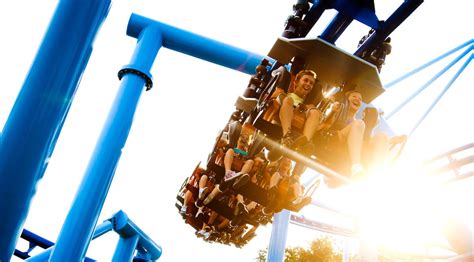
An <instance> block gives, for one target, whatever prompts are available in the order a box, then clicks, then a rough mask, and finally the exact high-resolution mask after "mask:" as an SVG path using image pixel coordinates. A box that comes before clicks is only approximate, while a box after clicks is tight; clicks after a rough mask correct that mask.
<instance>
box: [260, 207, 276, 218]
mask: <svg viewBox="0 0 474 262" xmlns="http://www.w3.org/2000/svg"><path fill="white" fill-rule="evenodd" d="M262 213H263V214H264V215H266V216H271V215H273V213H274V210H273V208H271V207H264V208H263V209H262Z"/></svg>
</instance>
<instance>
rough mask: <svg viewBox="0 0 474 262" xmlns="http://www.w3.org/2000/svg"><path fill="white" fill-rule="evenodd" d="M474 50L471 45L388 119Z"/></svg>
mask: <svg viewBox="0 0 474 262" xmlns="http://www.w3.org/2000/svg"><path fill="white" fill-rule="evenodd" d="M472 50H474V45H471V46H470V47H469V48H467V49H466V50H464V52H463V53H462V54H460V55H459V56H458V57H456V58H455V59H454V60H453V61H452V62H451V63H449V65H447V66H445V67H444V68H443V69H441V71H439V72H438V73H437V74H436V75H435V76H433V77H432V78H431V79H430V80H428V82H426V83H425V84H424V85H423V86H422V87H420V88H419V89H418V90H417V91H416V92H415V93H414V94H412V95H411V96H410V97H409V98H407V99H406V100H405V101H403V102H402V103H401V104H400V105H398V106H397V107H396V108H395V109H394V110H393V111H392V112H390V114H388V115H387V117H386V119H390V118H391V117H392V116H393V115H394V114H396V113H397V112H398V111H400V109H402V108H403V107H404V106H405V105H406V104H408V103H409V102H410V101H411V100H413V98H415V97H416V96H417V95H418V94H420V93H421V92H422V91H423V90H425V89H426V88H427V87H428V86H429V85H431V84H432V83H433V82H434V81H435V80H436V79H438V78H439V77H440V76H442V75H443V74H444V73H445V72H446V71H448V70H449V69H450V68H451V67H452V66H453V65H455V64H456V63H457V62H459V60H461V59H462V58H463V57H464V56H466V55H467V54H468V53H469V52H471V51H472Z"/></svg>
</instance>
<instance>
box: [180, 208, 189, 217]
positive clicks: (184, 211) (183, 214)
mask: <svg viewBox="0 0 474 262" xmlns="http://www.w3.org/2000/svg"><path fill="white" fill-rule="evenodd" d="M187 209H188V207H187V206H185V205H183V206H182V207H181V209H180V210H179V213H180V214H181V215H182V216H186V211H187Z"/></svg>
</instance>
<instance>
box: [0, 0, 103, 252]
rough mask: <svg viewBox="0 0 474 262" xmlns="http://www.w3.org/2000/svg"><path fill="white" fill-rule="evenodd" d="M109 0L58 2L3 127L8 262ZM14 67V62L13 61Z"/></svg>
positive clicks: (1, 198) (1, 201) (3, 238)
mask: <svg viewBox="0 0 474 262" xmlns="http://www.w3.org/2000/svg"><path fill="white" fill-rule="evenodd" d="M109 7H110V0H103V1H101V0H83V1H77V0H76V1H75V0H70V1H68V0H63V1H59V4H58V6H57V8H56V11H55V13H54V16H53V18H52V20H51V23H50V25H49V28H48V30H47V32H46V34H45V37H44V39H43V42H42V44H41V46H40V48H39V49H38V53H37V55H36V58H35V60H34V61H33V64H32V66H31V69H30V71H29V73H28V75H27V77H26V79H25V82H24V84H23V87H22V88H21V90H20V93H19V95H18V97H17V99H16V101H15V104H14V106H13V108H12V111H11V112H10V115H9V117H8V119H7V122H6V124H5V126H4V128H3V132H2V138H1V143H0V214H1V223H0V261H9V260H10V257H11V256H12V254H13V252H14V250H15V246H16V242H17V239H18V237H19V236H20V233H21V229H22V226H23V223H24V221H25V219H26V216H27V214H28V209H29V206H30V202H31V198H32V197H33V195H34V194H35V189H36V183H37V181H38V180H39V179H41V177H42V176H43V174H44V171H45V169H46V167H47V165H48V160H49V158H50V157H51V154H52V152H53V149H54V147H55V145H56V141H57V139H58V136H59V133H60V132H61V129H62V126H63V123H64V120H65V118H66V116H67V113H68V111H69V108H70V106H71V103H72V101H73V98H74V94H75V92H76V89H77V86H78V83H79V80H80V76H81V75H82V72H83V71H84V69H85V67H86V64H87V62H88V60H89V57H90V54H91V51H92V42H93V40H94V37H95V35H96V34H97V31H98V29H99V27H100V25H101V24H102V22H103V21H104V19H105V17H106V16H107V13H108V10H109ZM11 64H12V66H14V61H12V62H11Z"/></svg>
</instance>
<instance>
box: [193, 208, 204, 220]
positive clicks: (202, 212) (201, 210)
mask: <svg viewBox="0 0 474 262" xmlns="http://www.w3.org/2000/svg"><path fill="white" fill-rule="evenodd" d="M203 209H204V208H202V207H200V208H199V209H198V211H197V212H196V216H195V217H196V218H197V219H199V217H200V216H201V217H203V216H204V211H203Z"/></svg>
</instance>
